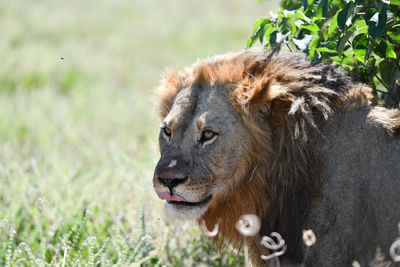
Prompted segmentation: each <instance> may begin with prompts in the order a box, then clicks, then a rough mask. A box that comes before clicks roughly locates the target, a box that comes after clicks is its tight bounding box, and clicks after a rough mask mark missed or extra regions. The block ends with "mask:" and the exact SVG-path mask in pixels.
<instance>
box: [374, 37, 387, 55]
mask: <svg viewBox="0 0 400 267" xmlns="http://www.w3.org/2000/svg"><path fill="white" fill-rule="evenodd" d="M386 47H387V45H386V41H385V40H381V41H379V42H378V45H376V46H375V47H374V52H375V54H376V55H378V56H379V57H381V58H385V57H386Z"/></svg>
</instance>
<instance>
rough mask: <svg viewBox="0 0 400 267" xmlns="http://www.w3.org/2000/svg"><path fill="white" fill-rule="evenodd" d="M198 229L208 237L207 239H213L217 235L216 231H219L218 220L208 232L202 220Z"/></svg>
mask: <svg viewBox="0 0 400 267" xmlns="http://www.w3.org/2000/svg"><path fill="white" fill-rule="evenodd" d="M200 229H201V230H202V231H203V233H204V234H205V235H206V236H208V237H214V236H216V235H217V234H218V229H219V220H218V222H217V224H216V225H214V229H213V230H212V231H211V232H210V230H208V228H207V225H206V222H205V221H204V220H202V221H201V224H200Z"/></svg>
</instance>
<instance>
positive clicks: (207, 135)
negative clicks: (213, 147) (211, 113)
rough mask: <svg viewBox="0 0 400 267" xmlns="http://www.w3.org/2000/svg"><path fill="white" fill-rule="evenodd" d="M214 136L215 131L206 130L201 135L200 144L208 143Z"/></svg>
mask: <svg viewBox="0 0 400 267" xmlns="http://www.w3.org/2000/svg"><path fill="white" fill-rule="evenodd" d="M214 136H216V133H214V132H213V131H209V130H205V131H203V132H202V133H201V137H200V140H199V142H202V143H203V142H206V141H208V140H211V139H212V138H213V137H214Z"/></svg>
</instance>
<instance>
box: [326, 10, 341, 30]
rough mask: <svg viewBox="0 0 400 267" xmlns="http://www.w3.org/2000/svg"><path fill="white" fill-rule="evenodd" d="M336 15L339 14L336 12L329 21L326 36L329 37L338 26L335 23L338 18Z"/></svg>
mask: <svg viewBox="0 0 400 267" xmlns="http://www.w3.org/2000/svg"><path fill="white" fill-rule="evenodd" d="M338 13H339V12H337V13H336V14H335V16H333V18H332V20H331V24H329V28H328V35H330V34H331V33H332V32H333V31H334V30H335V29H336V28H337V25H338V23H337V16H338Z"/></svg>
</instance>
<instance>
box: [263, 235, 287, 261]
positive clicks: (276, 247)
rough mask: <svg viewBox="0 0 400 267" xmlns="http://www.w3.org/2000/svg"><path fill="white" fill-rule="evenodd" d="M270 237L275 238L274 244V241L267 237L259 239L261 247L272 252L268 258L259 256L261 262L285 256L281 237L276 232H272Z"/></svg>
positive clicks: (283, 242) (283, 241)
mask: <svg viewBox="0 0 400 267" xmlns="http://www.w3.org/2000/svg"><path fill="white" fill-rule="evenodd" d="M271 236H272V237H275V239H276V240H277V242H275V240H274V239H273V238H271V237H269V236H263V237H262V239H261V242H260V243H261V245H263V246H264V247H266V248H268V249H269V250H272V251H274V252H273V253H271V254H270V255H268V256H265V255H261V259H263V260H270V259H272V258H275V257H279V256H281V255H283V254H285V252H286V248H287V247H286V245H285V240H284V239H283V238H282V236H281V235H280V234H279V233H277V232H272V233H271Z"/></svg>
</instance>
